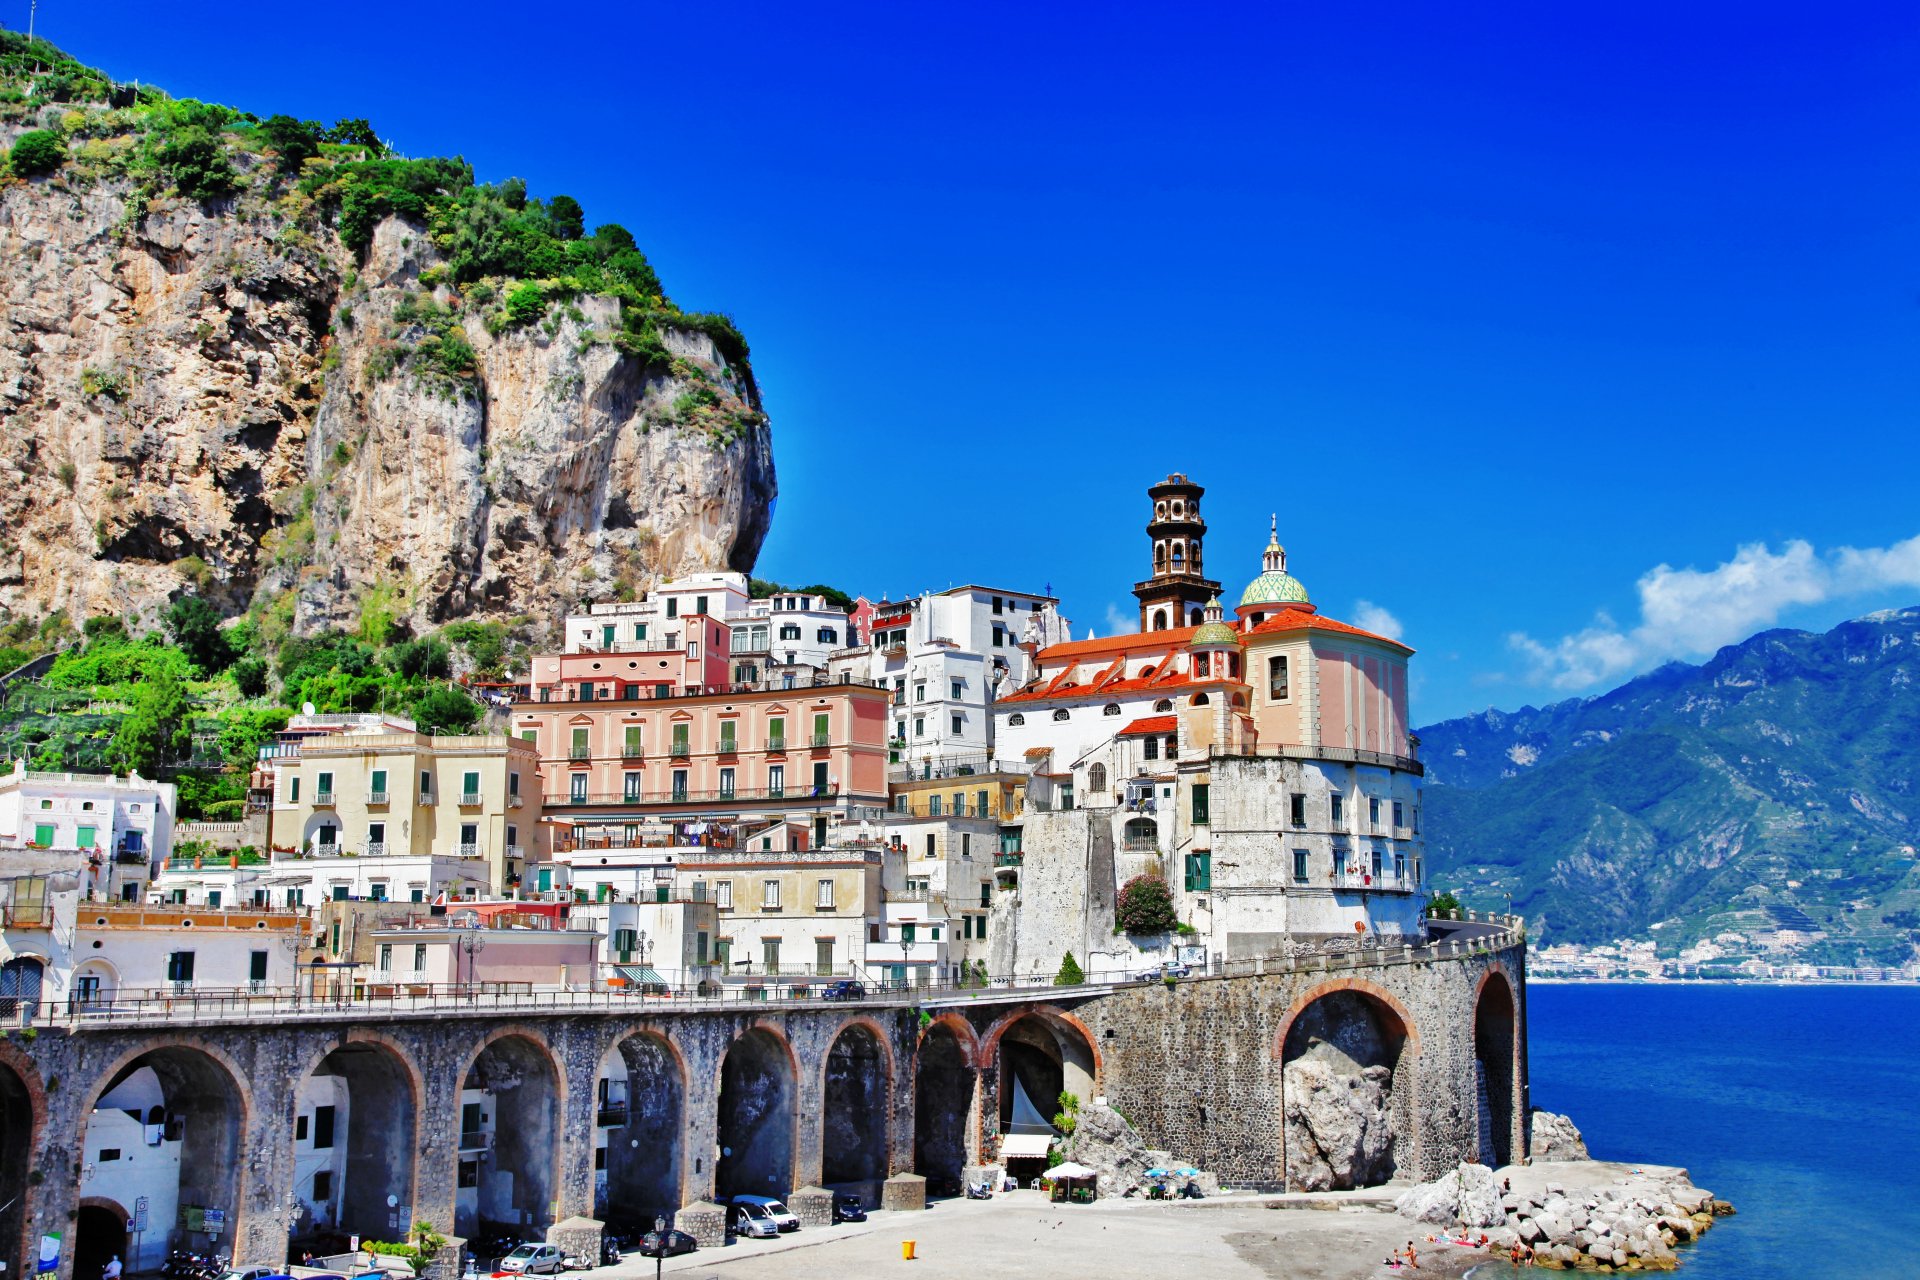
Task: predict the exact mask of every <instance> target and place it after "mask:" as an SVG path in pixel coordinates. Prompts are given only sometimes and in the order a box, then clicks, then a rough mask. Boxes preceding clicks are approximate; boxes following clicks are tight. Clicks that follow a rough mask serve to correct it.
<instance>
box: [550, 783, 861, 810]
mask: <svg viewBox="0 0 1920 1280" xmlns="http://www.w3.org/2000/svg"><path fill="white" fill-rule="evenodd" d="M839 794H840V788H839V787H838V786H837V785H832V786H825V787H814V786H799V787H734V788H733V789H732V790H730V791H729V790H726V789H724V788H722V789H719V790H714V791H694V790H691V789H687V788H675V789H670V790H667V791H627V790H624V789H623V790H620V791H571V792H568V793H567V794H566V795H564V796H549V797H548V798H547V805H548V806H549V807H551V808H558V807H560V806H562V805H575V804H693V803H696V802H704V801H710V800H831V799H833V798H834V797H835V796H837V795H839Z"/></svg>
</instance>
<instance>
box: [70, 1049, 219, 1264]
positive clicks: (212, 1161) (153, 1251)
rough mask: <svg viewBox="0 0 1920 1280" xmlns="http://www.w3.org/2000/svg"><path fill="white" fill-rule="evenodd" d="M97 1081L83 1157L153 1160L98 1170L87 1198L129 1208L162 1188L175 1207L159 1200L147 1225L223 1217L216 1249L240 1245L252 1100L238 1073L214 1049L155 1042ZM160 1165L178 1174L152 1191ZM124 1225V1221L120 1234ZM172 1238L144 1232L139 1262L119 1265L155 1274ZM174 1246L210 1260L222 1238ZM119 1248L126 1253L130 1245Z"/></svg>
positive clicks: (129, 1053) (177, 1237)
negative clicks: (126, 1153) (244, 1147)
mask: <svg viewBox="0 0 1920 1280" xmlns="http://www.w3.org/2000/svg"><path fill="white" fill-rule="evenodd" d="M96 1079H97V1080H98V1082H99V1083H98V1084H97V1085H96V1086H95V1087H94V1088H93V1089H92V1091H91V1092H90V1093H89V1094H88V1095H87V1099H86V1106H85V1109H84V1110H83V1112H82V1114H83V1115H84V1116H86V1117H87V1119H86V1128H85V1133H84V1136H83V1138H82V1143H83V1150H85V1151H89V1152H95V1153H97V1152H99V1151H100V1150H102V1149H118V1150H132V1151H144V1152H147V1153H148V1156H149V1158H148V1159H146V1160H144V1161H141V1162H138V1163H137V1164H136V1162H134V1161H131V1160H127V1161H121V1160H116V1161H111V1162H109V1161H100V1160H96V1161H94V1162H93V1164H92V1165H91V1171H90V1172H87V1173H85V1175H84V1176H83V1178H82V1180H81V1184H80V1188H79V1190H80V1192H81V1194H82V1195H83V1196H98V1197H101V1198H102V1199H105V1200H113V1201H118V1202H120V1203H122V1204H131V1203H132V1202H133V1201H134V1199H135V1198H136V1196H138V1195H143V1194H149V1192H150V1190H151V1189H152V1188H153V1187H155V1186H156V1185H160V1186H164V1189H165V1191H167V1192H169V1193H171V1194H172V1197H173V1198H172V1200H171V1202H170V1203H160V1201H164V1200H165V1197H164V1196H162V1195H153V1196H152V1199H153V1200H155V1201H156V1203H154V1204H153V1205H151V1206H150V1209H149V1214H150V1216H153V1217H157V1218H158V1219H159V1220H161V1221H162V1222H166V1221H171V1220H173V1218H174V1217H175V1215H176V1213H177V1212H178V1209H179V1208H181V1207H196V1208H201V1209H219V1210H221V1211H223V1212H224V1213H225V1214H226V1221H225V1225H224V1226H223V1228H222V1229H221V1231H220V1233H219V1236H218V1240H219V1241H226V1242H231V1241H234V1240H238V1239H242V1238H244V1232H245V1230H246V1223H245V1221H244V1220H243V1219H244V1216H245V1214H244V1204H243V1199H242V1190H243V1187H242V1181H241V1170H242V1168H243V1167H244V1166H245V1163H246V1162H245V1160H244V1159H243V1157H242V1151H241V1144H242V1137H243V1135H244V1134H245V1133H246V1132H247V1128H248V1117H249V1114H250V1112H251V1111H252V1107H253V1100H252V1097H251V1096H250V1094H249V1091H248V1087H247V1085H246V1083H245V1082H246V1080H247V1074H246V1073H245V1072H244V1071H242V1070H241V1069H240V1067H239V1066H238V1064H236V1063H235V1062H234V1061H233V1059H232V1058H231V1057H229V1056H228V1055H227V1054H226V1053H225V1052H223V1051H222V1050H220V1049H219V1048H217V1047H216V1046H214V1045H211V1044H207V1043H204V1042H201V1041H199V1040H194V1039H178V1038H172V1037H165V1036H155V1037H151V1038H149V1039H146V1040H143V1041H141V1042H140V1043H138V1044H136V1045H133V1046H131V1047H129V1048H128V1049H127V1050H126V1051H124V1052H123V1053H121V1055H120V1056H119V1057H118V1058H116V1059H115V1060H114V1061H113V1063H112V1064H111V1065H109V1066H108V1067H107V1069H106V1070H104V1071H102V1072H100V1073H99V1075H98V1076H97V1077H96ZM103 1104H105V1105H103ZM155 1163H162V1164H164V1165H167V1166H171V1168H172V1170H173V1172H172V1173H170V1174H168V1173H162V1174H160V1175H158V1180H157V1183H156V1175H155V1174H154V1173H153V1172H152V1168H153V1165H154V1164H155ZM125 1225H126V1223H125V1220H124V1219H122V1221H121V1229H122V1230H123V1231H124V1229H125ZM168 1235H169V1233H168V1232H167V1231H165V1230H160V1231H154V1230H149V1231H147V1232H145V1233H144V1234H143V1235H142V1236H141V1237H140V1239H139V1240H138V1241H137V1242H136V1246H137V1249H138V1251H139V1257H138V1258H134V1257H126V1256H123V1262H124V1263H125V1265H126V1269H127V1270H128V1271H142V1270H153V1269H157V1268H158V1267H159V1266H160V1265H161V1264H162V1263H164V1262H165V1261H166V1257H167V1249H168V1246H169V1243H170V1242H169V1239H168ZM171 1243H172V1244H173V1245H176V1246H178V1247H182V1248H189V1249H196V1250H201V1251H207V1250H210V1249H212V1248H214V1247H215V1246H216V1238H215V1237H214V1236H212V1235H208V1234H206V1233H204V1232H179V1233H175V1234H174V1238H173V1240H172V1241H171ZM121 1244H122V1247H125V1241H124V1240H122V1242H121ZM76 1248H77V1245H76Z"/></svg>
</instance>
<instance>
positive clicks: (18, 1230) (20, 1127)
mask: <svg viewBox="0 0 1920 1280" xmlns="http://www.w3.org/2000/svg"><path fill="white" fill-rule="evenodd" d="M32 1166H33V1095H32V1094H31V1093H30V1092H29V1091H28V1089H27V1083H26V1081H25V1080H23V1079H21V1078H20V1075H19V1073H18V1072H16V1071H14V1070H13V1068H12V1067H9V1066H7V1065H6V1064H5V1063H0V1187H11V1188H13V1189H14V1190H12V1191H8V1192H5V1193H4V1194H0V1262H4V1263H6V1264H7V1266H6V1269H7V1274H8V1275H14V1276H20V1275H27V1274H29V1273H30V1271H31V1268H30V1267H29V1266H28V1265H27V1263H28V1259H27V1258H25V1257H24V1256H22V1255H23V1254H24V1252H25V1248H24V1246H23V1244H22V1243H21V1238H22V1235H23V1233H24V1232H25V1231H26V1197H25V1196H24V1195H21V1194H19V1190H20V1189H21V1188H24V1187H25V1186H26V1185H27V1172H28V1170H29V1169H31V1168H32Z"/></svg>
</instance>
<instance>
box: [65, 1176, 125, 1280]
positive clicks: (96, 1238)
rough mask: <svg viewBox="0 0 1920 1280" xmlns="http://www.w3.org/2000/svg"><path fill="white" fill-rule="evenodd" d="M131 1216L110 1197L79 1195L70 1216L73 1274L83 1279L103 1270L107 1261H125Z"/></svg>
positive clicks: (87, 1278)
mask: <svg viewBox="0 0 1920 1280" xmlns="http://www.w3.org/2000/svg"><path fill="white" fill-rule="evenodd" d="M132 1220H133V1215H132V1214H131V1213H128V1212H127V1206H126V1205H124V1204H122V1203H120V1201H118V1200H115V1199H113V1198H112V1197H111V1196H81V1197H80V1203H79V1204H77V1205H76V1206H74V1215H73V1274H74V1276H76V1277H82V1278H84V1280H92V1277H93V1276H95V1275H98V1274H100V1273H102V1272H104V1271H105V1270H106V1267H107V1262H108V1261H109V1260H110V1259H113V1258H119V1259H120V1261H121V1263H122V1264H123V1265H124V1264H125V1262H126V1260H127V1223H129V1222H131V1221H132Z"/></svg>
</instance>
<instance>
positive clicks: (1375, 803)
mask: <svg viewBox="0 0 1920 1280" xmlns="http://www.w3.org/2000/svg"><path fill="white" fill-rule="evenodd" d="M1367 822H1368V824H1369V825H1371V826H1374V827H1378V826H1379V825H1380V797H1379V796H1368V797H1367Z"/></svg>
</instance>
